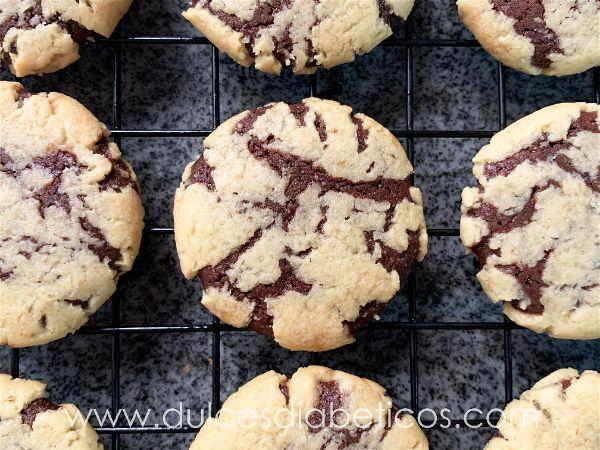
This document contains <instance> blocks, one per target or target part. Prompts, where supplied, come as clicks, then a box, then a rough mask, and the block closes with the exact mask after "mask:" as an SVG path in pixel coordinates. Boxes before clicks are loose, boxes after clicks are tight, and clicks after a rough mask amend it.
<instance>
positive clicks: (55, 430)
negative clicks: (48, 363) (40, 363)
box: [0, 374, 104, 450]
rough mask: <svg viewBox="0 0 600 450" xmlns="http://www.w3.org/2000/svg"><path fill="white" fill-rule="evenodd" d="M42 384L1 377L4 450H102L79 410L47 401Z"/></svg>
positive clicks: (0, 423)
mask: <svg viewBox="0 0 600 450" xmlns="http://www.w3.org/2000/svg"><path fill="white" fill-rule="evenodd" d="M45 389H46V386H45V385H44V384H43V383H40V382H39V381H32V380H24V379H21V378H14V379H13V378H12V377H11V376H10V375H5V374H0V443H1V444H2V448H4V449H79V450H84V449H85V450H87V449H94V450H102V449H103V448H104V447H103V446H102V444H101V443H100V441H99V439H98V435H97V434H96V432H95V431H94V429H93V428H92V427H91V426H90V424H89V423H88V422H86V421H85V420H82V418H83V419H85V416H83V415H81V412H80V411H79V410H78V409H77V407H76V406H74V405H70V404H64V405H57V404H55V403H52V402H51V401H50V400H48V399H47V398H45V397H44V390H45Z"/></svg>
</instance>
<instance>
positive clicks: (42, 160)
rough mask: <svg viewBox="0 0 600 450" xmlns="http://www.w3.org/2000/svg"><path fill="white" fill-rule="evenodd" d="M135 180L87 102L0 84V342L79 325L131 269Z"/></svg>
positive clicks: (137, 221) (18, 343)
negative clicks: (88, 107) (82, 102)
mask: <svg viewBox="0 0 600 450" xmlns="http://www.w3.org/2000/svg"><path fill="white" fill-rule="evenodd" d="M143 215H144V212H143V209H142V204H141V200H140V195H139V189H138V185H137V182H136V177H135V175H134V173H133V171H132V170H131V167H129V165H128V164H127V163H126V162H124V161H123V160H122V159H121V153H120V152H119V149H118V147H117V146H116V145H115V144H114V143H112V142H109V141H108V130H107V129H106V127H105V126H104V125H103V124H101V123H100V122H99V121H98V120H97V119H96V118H95V117H94V116H93V115H92V114H91V113H90V112H89V111H88V110H87V109H85V107H83V106H82V105H81V104H80V103H78V102H77V101H75V100H73V99H72V98H69V97H67V96H65V95H62V94H58V93H50V94H37V95H31V94H28V93H27V92H25V91H24V90H23V86H21V85H20V84H18V83H9V82H6V81H3V82H0V217H1V218H2V219H1V220H0V344H8V345H10V346H13V347H22V346H28V345H37V344H44V343H46V342H49V341H52V340H55V339H59V338H61V337H63V336H65V335H66V334H67V333H71V332H74V331H75V330H77V329H78V328H79V327H80V326H81V325H83V324H84V323H85V322H86V321H87V319H88V317H89V316H90V315H91V314H92V313H94V312H95V311H96V310H97V309H98V308H100V306H102V304H103V303H104V302H105V301H106V300H107V299H108V298H109V297H110V296H111V295H112V293H113V292H114V291H115V288H116V283H117V279H118V278H119V275H121V274H122V273H124V272H127V271H128V270H129V269H131V265H132V264H133V260H134V258H135V256H136V255H137V252H138V248H139V245H140V237H141V232H142V228H143V225H144V223H143V220H142V219H143Z"/></svg>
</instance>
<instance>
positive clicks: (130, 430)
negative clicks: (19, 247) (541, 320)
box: [11, 17, 600, 450]
mask: <svg viewBox="0 0 600 450" xmlns="http://www.w3.org/2000/svg"><path fill="white" fill-rule="evenodd" d="M120 36H121V33H120V29H117V31H116V32H115V37H113V38H110V39H103V40H100V41H98V42H97V45H103V46H109V47H111V48H112V52H113V55H112V76H113V83H112V129H111V133H112V137H113V139H114V141H115V142H116V143H117V144H118V145H120V140H121V138H122V137H206V136H208V135H209V134H210V133H211V132H212V131H213V130H214V129H215V128H216V127H217V126H219V124H220V112H221V111H220V108H221V94H220V84H219V51H218V49H217V48H216V47H214V46H213V45H212V44H211V42H210V41H208V39H206V38H203V37H120ZM133 44H136V45H140V44H142V45H165V44H167V45H169V44H170V45H181V44H189V45H210V46H212V59H211V71H212V77H211V78H212V129H211V130H140V129H126V130H124V129H122V127H121V106H122V94H121V62H122V49H123V46H127V45H133ZM380 45H383V46H388V47H395V48H398V49H403V50H404V62H405V67H406V69H405V70H406V73H405V77H406V84H405V89H404V93H405V96H406V123H405V127H404V128H399V129H394V128H390V131H391V132H392V133H393V134H394V135H395V136H396V137H399V138H405V139H406V144H407V145H406V151H407V153H408V157H409V159H410V161H411V163H412V164H413V166H414V156H415V155H414V140H415V139H417V138H491V137H492V136H493V135H494V133H496V132H497V131H499V130H501V129H503V128H505V127H506V96H505V83H504V81H505V72H504V67H503V66H502V65H501V64H500V63H497V66H496V72H497V86H496V88H497V99H498V128H497V129H496V130H415V129H414V127H413V103H414V86H413V49H414V48H415V47H430V48H432V47H438V48H441V47H451V48H452V47H454V48H456V47H479V43H478V42H477V41H476V40H474V39H414V38H413V24H412V19H411V17H409V18H408V20H407V22H406V24H405V26H404V37H403V38H397V37H395V36H394V37H392V38H389V39H387V40H385V41H384V42H382V43H381V44H380ZM307 81H308V83H309V91H310V95H311V96H318V89H317V83H316V76H314V75H313V76H310V77H307ZM593 89H594V98H595V101H596V103H600V69H599V68H595V69H594V76H593ZM276 100H277V99H273V101H276ZM427 231H428V234H429V235H430V236H442V237H444V236H445V237H453V236H459V230H458V228H428V230H427ZM144 233H146V234H152V235H170V234H173V228H166V227H155V226H151V227H148V228H146V229H145V230H144ZM417 270H418V267H417V266H415V267H413V270H412V272H411V274H410V275H409V279H408V283H407V293H408V299H409V312H408V321H387V322H373V323H371V324H369V325H368V326H367V327H366V329H367V330H404V331H408V333H409V336H410V366H409V368H410V409H411V410H412V411H415V413H416V412H418V411H419V396H418V393H419V372H418V360H419V355H418V343H417V332H418V331H424V330H446V331H452V330H453V331H466V330H502V331H503V333H504V342H503V345H504V357H503V359H504V396H505V402H506V403H508V402H510V401H511V400H512V399H513V375H512V367H513V364H512V353H513V348H512V336H511V331H512V330H514V329H519V328H520V327H519V326H518V325H516V324H514V323H513V322H511V321H510V320H508V319H507V318H506V317H504V321H503V322H428V321H419V320H418V319H417V298H416V297H417V296H416V276H415V273H416V271H417ZM111 306H112V318H111V326H110V327H100V326H84V327H83V328H81V329H80V330H79V331H78V332H77V333H80V334H100V335H107V336H110V338H111V413H112V414H113V417H114V415H115V414H116V413H117V411H118V410H119V409H120V408H121V402H120V361H121V348H120V337H121V335H125V334H141V335H144V334H160V333H210V334H211V336H212V355H211V357H212V382H211V383H212V387H211V398H212V400H211V401H212V406H213V407H212V411H213V414H214V413H216V411H217V410H218V409H219V408H220V405H221V398H220V391H221V363H222V361H221V333H235V332H240V331H243V330H238V329H236V328H233V327H230V326H228V325H224V324H221V323H220V321H219V320H218V319H217V318H216V317H215V318H213V321H212V323H203V324H198V325H185V326H178V325H165V326H150V327H125V326H121V321H120V316H121V314H120V309H121V302H120V299H119V296H118V295H116V296H114V297H113V298H112V303H111ZM318 358H319V357H318V354H313V361H314V362H318V361H319V359H318ZM11 374H12V376H13V377H18V376H19V350H18V349H12V353H11ZM497 420H498V417H497V416H496V417H494V418H492V420H491V423H492V424H493V423H494V421H497ZM422 423H423V425H425V426H431V428H439V427H440V426H441V425H442V424H441V423H436V424H434V423H429V422H427V421H425V420H422ZM446 425H447V424H446ZM469 425H471V426H472V425H476V426H477V425H478V426H481V427H483V428H485V427H490V421H488V420H487V419H486V418H485V417H477V418H470V419H469ZM450 426H451V427H452V428H454V427H456V428H464V427H466V426H467V423H466V422H465V421H464V418H462V419H457V418H455V419H452V420H451V423H450ZM96 430H97V431H98V432H99V433H101V434H110V437H111V449H112V450H118V449H120V448H121V439H120V438H121V435H122V434H142V433H147V434H149V433H196V432H197V431H198V428H194V427H182V428H166V427H164V426H159V427H154V426H147V427H126V426H115V427H101V428H96Z"/></svg>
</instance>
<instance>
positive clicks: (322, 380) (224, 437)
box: [190, 366, 429, 450]
mask: <svg viewBox="0 0 600 450" xmlns="http://www.w3.org/2000/svg"><path fill="white" fill-rule="evenodd" d="M252 417H257V418H258V420H252V419H250V420H248V418H252ZM213 448H227V449H231V450H233V449H249V448H261V449H273V450H275V449H282V448H286V449H306V450H312V449H314V450H318V449H322V450H333V449H348V450H352V449H364V448H368V449H381V450H384V449H390V450H392V449H394V450H426V449H427V448H429V445H428V443H427V439H426V437H425V435H424V434H423V432H422V431H421V429H420V428H419V425H418V424H417V421H416V420H415V419H414V418H413V417H412V416H410V415H407V414H401V413H398V411H397V410H396V409H395V408H394V406H393V404H392V401H391V399H390V398H389V397H387V396H386V395H385V390H384V389H383V388H382V387H381V386H379V385H378V384H376V383H374V382H373V381H370V380H367V379H364V378H359V377H356V376H354V375H350V374H348V373H344V372H340V371H336V370H331V369H327V368H325V367H320V366H310V367H304V368H300V369H298V370H297V371H296V373H294V375H293V376H291V377H290V378H287V377H286V376H285V375H281V374H279V373H276V372H274V371H270V372H267V373H264V374H262V375H260V376H258V377H256V378H254V379H253V380H251V381H249V382H248V383H246V384H245V385H244V386H242V387H241V388H240V389H239V390H238V391H237V392H236V393H234V394H232V395H231V396H230V397H229V398H228V399H227V401H225V403H224V404H223V408H222V410H221V414H220V416H219V418H218V419H213V418H209V419H208V420H207V421H206V422H205V423H204V425H203V426H202V428H201V429H200V432H199V433H198V436H197V437H196V439H195V440H194V442H193V443H192V445H191V447H190V450H203V449H213Z"/></svg>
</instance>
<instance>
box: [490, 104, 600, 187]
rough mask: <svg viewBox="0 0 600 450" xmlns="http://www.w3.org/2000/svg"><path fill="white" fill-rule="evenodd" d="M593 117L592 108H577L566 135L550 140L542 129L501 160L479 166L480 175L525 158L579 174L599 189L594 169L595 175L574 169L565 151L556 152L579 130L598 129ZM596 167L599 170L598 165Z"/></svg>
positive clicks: (492, 174) (508, 168) (507, 169)
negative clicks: (522, 145)
mask: <svg viewBox="0 0 600 450" xmlns="http://www.w3.org/2000/svg"><path fill="white" fill-rule="evenodd" d="M597 117H598V113H597V112H596V111H592V112H586V111H581V113H580V115H579V117H578V118H577V119H576V120H574V121H573V122H572V123H571V125H570V127H569V131H568V132H567V138H566V139H561V140H559V141H555V142H550V141H549V140H548V134H547V133H544V134H543V135H542V136H540V137H539V138H538V139H537V140H536V141H535V142H534V143H533V144H531V145H529V146H528V147H525V148H523V149H521V150H519V151H518V152H516V153H514V154H512V155H510V156H509V157H507V158H505V159H503V160H501V161H495V162H488V163H486V164H485V166H484V168H483V173H484V175H485V176H486V178H487V179H488V180H489V179H490V178H494V177H497V176H499V175H502V176H507V175H509V174H510V173H511V172H512V171H513V170H515V169H516V168H517V166H519V164H521V163H523V162H525V161H528V162H530V163H531V164H536V163H538V162H540V161H548V162H553V163H555V164H557V165H558V166H559V167H560V168H561V169H563V170H564V171H566V172H569V173H572V174H576V175H579V176H580V177H582V178H583V179H584V181H585V183H586V184H587V185H588V186H589V187H590V189H592V190H594V191H596V192H598V191H599V190H600V188H599V187H598V180H599V174H598V171H597V172H596V176H595V177H593V178H592V177H591V176H590V175H589V174H586V173H582V172H579V171H577V170H576V169H575V167H574V166H573V163H572V162H571V160H570V159H569V158H568V157H567V156H566V155H564V154H559V153H560V152H562V151H564V150H567V149H569V148H570V147H571V146H572V144H571V142H570V140H571V139H573V138H574V137H575V136H577V135H578V134H579V133H581V132H583V131H589V132H591V133H600V130H599V129H598V124H597V122H596V119H597ZM598 170H600V167H599V168H598Z"/></svg>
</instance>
